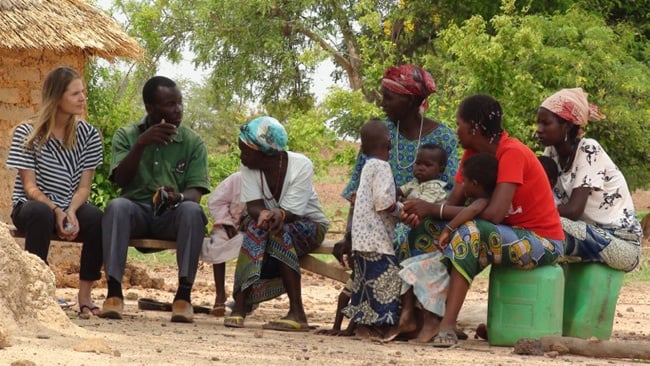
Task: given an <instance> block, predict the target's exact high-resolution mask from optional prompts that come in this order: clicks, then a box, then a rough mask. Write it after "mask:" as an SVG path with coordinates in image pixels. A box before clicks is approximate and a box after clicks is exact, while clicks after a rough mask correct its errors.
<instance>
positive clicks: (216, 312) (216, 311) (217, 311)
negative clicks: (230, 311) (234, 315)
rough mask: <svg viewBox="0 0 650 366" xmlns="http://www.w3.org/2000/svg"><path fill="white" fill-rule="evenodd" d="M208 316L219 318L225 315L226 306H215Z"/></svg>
mask: <svg viewBox="0 0 650 366" xmlns="http://www.w3.org/2000/svg"><path fill="white" fill-rule="evenodd" d="M210 315H212V316H216V317H217V318H220V317H222V316H224V315H226V305H225V304H216V306H215V307H213V308H212V310H210Z"/></svg>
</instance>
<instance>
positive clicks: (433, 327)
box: [411, 311, 440, 343]
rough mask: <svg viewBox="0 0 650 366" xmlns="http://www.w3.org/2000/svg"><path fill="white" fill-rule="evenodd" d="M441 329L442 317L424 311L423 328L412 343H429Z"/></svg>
mask: <svg viewBox="0 0 650 366" xmlns="http://www.w3.org/2000/svg"><path fill="white" fill-rule="evenodd" d="M439 329H440V317H438V316H437V315H435V314H433V313H431V312H429V311H423V317H422V328H420V331H419V332H418V334H417V336H416V337H415V338H414V339H412V340H411V341H412V342H415V343H427V342H429V341H431V339H432V338H433V337H435V336H436V334H438V330H439Z"/></svg>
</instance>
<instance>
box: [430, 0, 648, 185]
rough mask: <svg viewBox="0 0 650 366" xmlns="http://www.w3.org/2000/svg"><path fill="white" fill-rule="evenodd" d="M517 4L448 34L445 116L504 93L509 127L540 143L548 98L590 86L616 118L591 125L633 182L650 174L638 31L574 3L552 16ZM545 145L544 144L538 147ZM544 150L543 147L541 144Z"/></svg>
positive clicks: (442, 61) (443, 60) (644, 69)
mask: <svg viewBox="0 0 650 366" xmlns="http://www.w3.org/2000/svg"><path fill="white" fill-rule="evenodd" d="M512 4H513V1H506V2H504V6H503V12H502V13H501V14H498V15H496V16H495V17H494V18H492V19H491V20H490V22H489V23H490V24H491V27H492V28H493V29H494V32H489V31H488V22H487V21H485V20H484V19H483V18H482V17H479V16H477V17H472V18H470V19H469V20H467V21H466V22H464V23H463V25H462V26H460V27H459V26H456V25H452V26H450V27H449V28H448V29H446V30H445V31H443V32H442V33H441V40H440V44H439V47H440V48H441V49H442V50H443V52H444V56H443V57H438V58H434V57H432V58H431V59H430V61H429V63H428V64H429V65H433V64H437V65H442V70H443V71H444V73H442V74H441V78H440V79H442V82H443V83H444V84H445V85H447V87H446V88H445V89H444V90H443V91H442V92H441V94H442V98H439V99H436V100H435V102H436V107H437V108H438V111H439V113H440V114H443V115H444V114H445V113H446V114H447V116H448V118H453V113H454V111H455V107H454V106H456V105H457V104H458V102H459V101H460V100H461V99H462V98H463V97H465V96H467V95H469V94H473V93H487V94H490V95H492V96H494V97H495V98H497V99H498V100H499V101H500V102H501V103H502V106H503V108H504V111H505V121H504V124H505V128H506V129H507V130H508V131H509V132H510V133H511V134H513V135H515V136H516V137H518V138H520V139H522V140H523V141H525V142H526V143H527V144H528V145H529V146H532V147H535V146H536V136H535V135H534V131H535V124H534V120H533V119H534V116H535V113H536V109H537V107H538V106H539V105H540V104H541V102H542V101H543V100H544V98H546V97H547V96H549V95H551V94H552V93H554V92H555V91H557V90H559V89H562V88H569V87H578V86H579V87H582V88H583V89H584V90H585V91H587V92H588V93H590V101H591V102H592V103H594V104H596V105H599V106H600V108H601V110H602V111H603V112H604V113H605V114H606V115H607V117H608V119H607V121H606V122H603V123H596V124H593V125H589V126H588V128H587V136H590V137H593V138H596V139H597V140H599V141H600V143H601V144H602V145H603V146H604V148H605V149H606V150H607V151H608V153H609V154H610V156H611V157H612V159H613V160H614V161H615V162H616V163H617V165H618V166H619V167H620V168H621V170H622V171H623V172H624V173H625V175H626V178H627V179H628V183H629V184H630V185H631V186H632V187H637V186H640V185H643V184H645V182H647V181H648V178H650V169H648V161H649V158H650V153H649V151H650V137H648V135H647V134H646V133H644V125H645V124H646V121H648V120H650V69H649V67H648V64H647V63H643V62H639V61H638V60H636V59H635V58H634V57H633V56H632V52H631V51H630V50H631V49H633V48H635V47H638V45H637V44H636V42H638V41H637V39H638V38H637V37H635V32H634V30H633V28H629V27H625V26H618V27H616V28H611V27H609V26H607V24H606V23H605V20H604V19H603V17H602V16H598V15H595V14H593V13H587V12H585V11H582V10H580V9H579V8H572V9H571V10H569V11H567V12H566V13H562V14H559V13H558V14H554V15H552V16H548V17H547V16H540V15H526V14H521V13H520V12H518V11H517V10H516V9H515V8H514V6H512ZM538 148H540V147H538ZM540 149H541V148H540Z"/></svg>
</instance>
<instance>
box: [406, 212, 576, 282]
mask: <svg viewBox="0 0 650 366" xmlns="http://www.w3.org/2000/svg"><path fill="white" fill-rule="evenodd" d="M447 223H448V221H439V220H433V219H431V218H425V219H424V220H423V221H422V224H420V226H418V227H416V228H414V229H412V230H411V233H410V234H409V242H410V243H411V245H415V246H416V247H418V246H419V247H426V246H429V245H437V243H436V239H437V238H438V237H439V236H440V233H441V232H442V229H443V228H444V227H445V224H447ZM563 248H564V247H563V244H562V240H551V239H546V238H543V237H541V236H539V235H537V234H535V233H534V232H532V231H530V230H525V229H521V228H516V227H511V226H507V225H495V224H493V223H491V222H488V221H485V220H471V221H467V222H466V223H464V224H463V225H461V226H459V227H458V229H457V230H456V232H454V234H453V235H452V236H451V241H450V243H449V245H448V246H447V247H446V248H445V250H444V251H443V255H444V256H445V257H446V260H449V261H451V264H452V265H453V266H454V267H455V268H456V269H457V270H458V271H459V272H460V273H461V274H462V275H463V277H465V279H467V281H468V282H470V283H471V282H472V279H474V277H475V276H476V275H477V274H479V273H480V272H481V271H482V270H483V269H485V267H487V266H488V265H490V264H493V265H497V266H511V267H516V268H519V269H531V268H535V267H537V266H543V265H547V264H553V263H555V262H556V261H557V258H558V257H559V256H560V255H562V254H563V250H564V249H563Z"/></svg>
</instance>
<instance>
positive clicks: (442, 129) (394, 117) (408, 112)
mask: <svg viewBox="0 0 650 366" xmlns="http://www.w3.org/2000/svg"><path fill="white" fill-rule="evenodd" d="M435 92H436V84H435V82H434V80H433V78H432V77H431V74H429V73H428V72H427V71H425V70H424V69H423V68H421V67H419V66H416V65H402V66H398V67H389V68H388V70H386V72H385V73H384V76H383V78H382V80H381V94H382V100H381V107H382V109H383V110H384V113H385V114H386V121H385V123H386V125H387V126H388V131H389V133H390V139H391V144H392V147H391V150H390V156H389V159H388V162H389V163H390V166H391V168H392V171H393V177H394V178H395V185H396V186H397V187H400V186H402V185H404V184H406V183H407V182H409V181H410V180H412V179H413V169H414V163H415V157H416V155H417V153H418V151H419V150H420V146H421V145H423V144H427V143H433V144H436V145H439V146H441V147H442V148H443V149H444V150H445V152H446V153H447V156H448V157H449V158H448V161H447V165H446V167H445V170H444V172H443V173H442V174H441V175H440V180H442V181H444V182H446V183H447V186H446V189H447V190H451V187H452V186H453V182H454V179H453V177H454V176H455V175H456V170H457V168H458V151H457V147H458V140H457V139H456V134H455V133H454V131H453V130H452V129H451V128H449V127H447V126H446V125H444V124H442V123H440V122H437V121H434V120H433V119H431V118H429V117H426V116H425V115H424V112H425V111H426V110H427V109H428V107H429V103H428V100H427V98H428V96H429V95H431V94H432V93H435ZM365 162H366V157H365V156H363V155H362V154H359V157H358V158H357V162H356V164H355V166H354V169H353V171H352V176H351V177H350V181H349V182H348V185H347V186H346V187H345V189H344V190H343V197H344V198H345V199H347V200H348V201H350V202H352V201H353V195H354V193H355V192H356V190H357V187H358V186H359V178H360V176H361V169H362V168H363V166H364V164H365ZM351 212H352V209H351V210H350V213H351ZM350 215H351V214H350ZM350 222H351V220H350V219H349V220H348V223H350ZM350 229H351V228H350V225H348V228H347V233H346V239H344V241H347V242H348V244H349V241H350ZM395 235H396V239H395V243H394V244H395V251H396V253H395V254H396V255H397V257H398V259H399V260H403V259H406V258H409V257H412V256H415V255H418V254H422V253H425V252H428V251H432V250H435V248H434V247H433V246H431V247H427V248H418V249H415V248H410V247H409V245H408V242H407V241H406V238H407V235H408V229H407V226H405V225H404V226H400V227H398V228H397V229H396V233H395Z"/></svg>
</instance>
